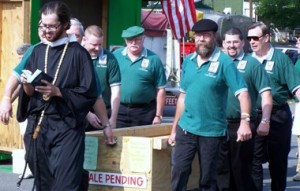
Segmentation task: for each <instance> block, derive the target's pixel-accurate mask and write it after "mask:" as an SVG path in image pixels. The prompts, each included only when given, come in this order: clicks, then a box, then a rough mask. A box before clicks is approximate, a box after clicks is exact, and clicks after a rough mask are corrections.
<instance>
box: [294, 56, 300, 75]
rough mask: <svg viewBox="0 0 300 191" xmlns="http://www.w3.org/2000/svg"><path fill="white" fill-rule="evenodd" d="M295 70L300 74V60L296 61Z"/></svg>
mask: <svg viewBox="0 0 300 191" xmlns="http://www.w3.org/2000/svg"><path fill="white" fill-rule="evenodd" d="M295 68H296V69H297V71H298V72H300V58H299V59H298V60H297V62H296V64H295Z"/></svg>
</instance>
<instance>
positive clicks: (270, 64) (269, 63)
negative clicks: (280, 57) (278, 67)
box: [265, 61, 274, 72]
mask: <svg viewBox="0 0 300 191" xmlns="http://www.w3.org/2000/svg"><path fill="white" fill-rule="evenodd" d="M273 67H274V61H267V63H266V66H265V70H266V71H267V72H270V71H272V70H273Z"/></svg>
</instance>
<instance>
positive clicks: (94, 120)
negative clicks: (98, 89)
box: [86, 112, 102, 129]
mask: <svg viewBox="0 0 300 191" xmlns="http://www.w3.org/2000/svg"><path fill="white" fill-rule="evenodd" d="M86 119H87V120H88V122H89V124H90V125H91V126H93V127H94V128H96V129H101V128H102V126H101V121H100V119H99V118H98V117H97V115H96V114H94V113H92V112H89V113H88V114H87V115H86Z"/></svg>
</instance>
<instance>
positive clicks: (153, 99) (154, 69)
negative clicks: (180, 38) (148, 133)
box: [114, 26, 167, 128]
mask: <svg viewBox="0 0 300 191" xmlns="http://www.w3.org/2000/svg"><path fill="white" fill-rule="evenodd" d="M143 34H144V28H142V27H138V26H132V27H129V28H128V29H126V30H123V32H122V38H124V39H125V43H126V47H124V48H120V49H117V50H116V51H114V55H115V57H116V58H117V60H118V63H119V67H120V72H121V104H120V108H119V113H118V119H117V128H122V127H131V126H139V125H150V124H157V123H161V120H162V113H163V107H164V104H165V94H166V92H165V86H166V83H167V81H166V76H165V71H164V67H163V65H162V62H161V60H160V58H159V57H158V56H157V55H156V54H155V53H153V52H152V51H150V50H148V49H146V48H144V46H143V44H144V38H145V37H144V35H143Z"/></svg>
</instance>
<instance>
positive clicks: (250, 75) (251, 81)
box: [218, 28, 272, 191]
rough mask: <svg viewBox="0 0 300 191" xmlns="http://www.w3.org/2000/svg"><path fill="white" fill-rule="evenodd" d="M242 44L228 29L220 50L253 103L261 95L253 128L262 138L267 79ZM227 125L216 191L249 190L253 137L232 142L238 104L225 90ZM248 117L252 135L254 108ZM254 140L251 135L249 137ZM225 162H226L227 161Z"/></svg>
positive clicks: (251, 187)
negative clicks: (259, 114) (259, 112)
mask: <svg viewBox="0 0 300 191" xmlns="http://www.w3.org/2000/svg"><path fill="white" fill-rule="evenodd" d="M244 44H245V41H244V38H243V34H242V32H241V31H240V30H239V29H238V28H231V29H229V30H228V31H226V32H225V33H224V36H223V48H224V51H225V52H226V53H227V54H228V55H229V56H230V57H231V58H232V60H233V61H234V64H235V66H236V67H237V69H238V71H239V72H240V73H241V74H242V75H243V77H244V79H245V81H246V83H247V86H248V91H249V94H250V98H251V103H256V101H257V97H258V95H259V94H261V96H262V101H261V106H262V108H263V109H262V110H263V120H262V121H261V123H260V124H259V126H258V128H257V134H258V135H261V136H266V135H268V133H269V122H270V116H271V110H272V94H271V85H270V80H269V77H268V76H267V73H266V72H265V71H264V69H263V68H262V67H261V66H260V63H259V62H258V61H257V60H256V59H255V58H253V57H252V56H250V55H247V54H245V53H244V51H243V47H244ZM228 93H229V94H228V101H227V103H228V105H227V112H226V113H227V124H228V128H229V141H226V142H224V144H223V145H222V147H221V156H220V159H219V161H220V163H221V164H220V165H221V166H219V170H218V188H219V190H240V191H253V190H255V189H254V183H253V180H252V178H251V170H252V168H251V166H252V158H253V149H254V138H252V139H250V140H248V141H244V142H236V139H237V130H238V127H239V124H240V116H241V115H242V114H241V112H240V105H239V102H238V99H237V98H236V97H235V96H234V94H233V93H232V92H231V91H228ZM251 106H252V107H251V113H249V114H245V115H249V117H250V116H251V117H250V119H251V120H250V126H251V129H252V133H253V134H255V130H256V123H255V122H256V117H257V111H256V105H255V104H253V105H251ZM253 137H254V136H253ZM228 161H229V162H228ZM225 169H226V170H225Z"/></svg>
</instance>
